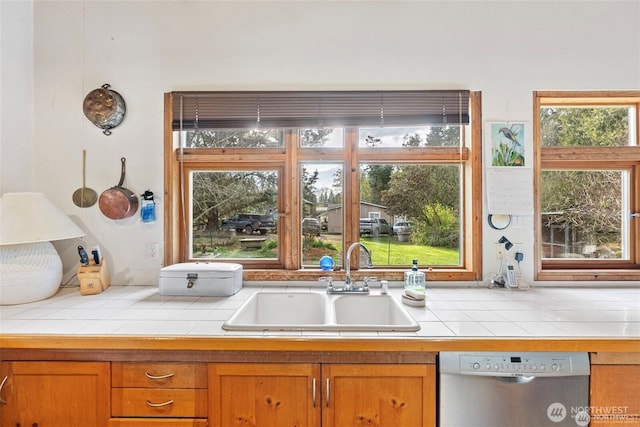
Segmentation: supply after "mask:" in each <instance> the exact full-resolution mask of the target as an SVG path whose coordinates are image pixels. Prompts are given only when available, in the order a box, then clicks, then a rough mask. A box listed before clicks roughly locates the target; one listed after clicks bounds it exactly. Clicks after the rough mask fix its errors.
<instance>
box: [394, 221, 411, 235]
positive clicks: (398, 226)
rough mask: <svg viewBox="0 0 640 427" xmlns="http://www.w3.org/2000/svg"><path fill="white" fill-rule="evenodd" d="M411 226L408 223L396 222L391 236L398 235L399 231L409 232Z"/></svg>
mask: <svg viewBox="0 0 640 427" xmlns="http://www.w3.org/2000/svg"><path fill="white" fill-rule="evenodd" d="M411 227H412V224H411V223H410V222H409V221H398V222H396V223H395V224H393V234H398V232H400V231H409V229H410V228H411Z"/></svg>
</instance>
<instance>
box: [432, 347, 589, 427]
mask: <svg viewBox="0 0 640 427" xmlns="http://www.w3.org/2000/svg"><path fill="white" fill-rule="evenodd" d="M439 365H440V366H439V370H440V373H439V403H438V406H439V412H438V418H439V426H440V427H468V426H473V427H514V426H518V427H543V426H554V427H555V426H574V427H575V426H586V425H588V424H589V415H588V411H589V408H588V406H589V373H590V370H589V356H588V355H587V353H549V352H524V353H523V352H442V353H440V356H439Z"/></svg>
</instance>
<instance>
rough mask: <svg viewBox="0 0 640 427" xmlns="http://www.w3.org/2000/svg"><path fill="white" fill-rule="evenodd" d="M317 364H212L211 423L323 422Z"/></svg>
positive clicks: (300, 426) (301, 426)
mask: <svg viewBox="0 0 640 427" xmlns="http://www.w3.org/2000/svg"><path fill="white" fill-rule="evenodd" d="M319 379H320V365H317V364H253V363H238V364H211V365H209V403H210V405H209V422H210V425H211V426H212V427H223V426H224V427H227V426H236V425H237V426H273V427H278V426H296V427H317V426H319V425H320V395H319V384H318V381H319Z"/></svg>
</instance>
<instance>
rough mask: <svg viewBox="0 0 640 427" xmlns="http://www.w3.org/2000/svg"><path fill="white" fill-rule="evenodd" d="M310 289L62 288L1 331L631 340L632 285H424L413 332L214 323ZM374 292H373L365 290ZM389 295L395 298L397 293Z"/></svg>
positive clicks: (13, 311)
mask: <svg viewBox="0 0 640 427" xmlns="http://www.w3.org/2000/svg"><path fill="white" fill-rule="evenodd" d="M262 290H264V291H283V290H295V291H300V290H313V291H317V292H324V289H322V288H318V287H310V288H301V287H300V286H296V287H295V288H288V287H285V286H278V287H275V286H265V287H259V286H255V287H254V286H250V287H244V288H243V289H242V290H241V291H240V292H238V293H237V294H236V295H233V296H230V297H183V296H161V295H159V294H158V288H156V287H152V286H112V287H110V288H108V289H107V290H105V291H104V292H102V293H100V294H97V295H86V296H81V295H80V292H79V288H78V287H68V288H62V289H61V290H60V291H59V292H58V293H57V294H56V295H55V296H53V297H52V298H49V299H46V300H42V301H38V302H34V303H29V304H22V305H14V306H0V333H1V334H61V335H74V336H79V335H114V336H129V335H136V336H140V335H149V336H179V337H200V336H205V337H206V336H212V337H220V336H234V337H237V336H256V335H258V336H277V337H287V336H291V337H299V336H305V337H306V336H310V337H320V336H329V337H337V336H345V337H360V336H362V337H403V338H406V337H424V338H429V337H433V338H482V337H487V338H489V337H491V338H495V337H521V338H561V337H571V338H590V337H599V338H603V337H607V338H637V337H640V288H625V287H616V288H589V287H587V288H574V287H571V288H562V287H559V288H551V287H540V288H532V289H529V290H527V291H512V290H508V289H487V288H480V287H431V288H428V289H427V291H426V297H427V304H426V307H420V308H418V307H410V306H405V307H406V309H407V311H408V312H409V313H410V314H411V315H412V316H413V317H414V318H415V320H416V321H418V323H419V324H420V330H419V331H417V332H330V331H327V332H324V331H317V332H296V331H276V332H274V331H269V332H238V331H225V330H223V329H222V324H223V323H224V321H226V320H227V319H228V318H229V317H230V316H231V315H232V314H233V313H234V311H235V310H236V309H237V308H238V307H240V305H241V304H242V303H243V302H244V301H246V299H247V298H248V297H249V296H251V295H252V294H253V293H254V292H256V291H262ZM372 292H373V293H377V292H378V290H377V289H375V290H372ZM389 292H390V293H391V294H392V295H394V296H395V297H396V298H400V295H401V294H402V289H401V288H392V289H390V290H389Z"/></svg>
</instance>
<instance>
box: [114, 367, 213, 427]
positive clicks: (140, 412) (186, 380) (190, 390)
mask: <svg viewBox="0 0 640 427" xmlns="http://www.w3.org/2000/svg"><path fill="white" fill-rule="evenodd" d="M111 386H112V389H111V415H112V418H111V419H110V420H109V426H110V427H113V426H117V427H129V426H143V425H149V424H153V425H154V426H205V425H206V424H207V420H206V417H207V367H206V364H202V363H122V362H114V363H113V365H112V368H111Z"/></svg>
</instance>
